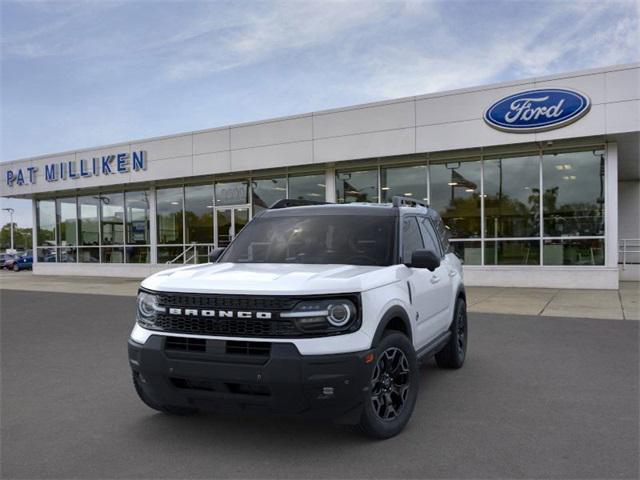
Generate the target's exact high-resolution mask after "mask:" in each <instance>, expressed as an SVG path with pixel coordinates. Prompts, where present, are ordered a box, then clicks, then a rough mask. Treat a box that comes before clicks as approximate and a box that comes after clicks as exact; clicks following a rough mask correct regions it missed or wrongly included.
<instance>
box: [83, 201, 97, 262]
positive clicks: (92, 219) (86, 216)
mask: <svg viewBox="0 0 640 480" xmlns="http://www.w3.org/2000/svg"><path fill="white" fill-rule="evenodd" d="M98 206H99V197H97V196H86V197H78V232H79V244H80V245H99V244H100V235H99V224H98ZM96 257H97V258H99V255H96ZM81 261H82V260H81Z"/></svg>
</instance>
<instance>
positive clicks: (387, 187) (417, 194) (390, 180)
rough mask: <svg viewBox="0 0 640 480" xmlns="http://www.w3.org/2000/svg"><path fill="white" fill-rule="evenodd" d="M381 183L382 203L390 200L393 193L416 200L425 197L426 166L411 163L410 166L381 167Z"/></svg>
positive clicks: (424, 198) (425, 198)
mask: <svg viewBox="0 0 640 480" xmlns="http://www.w3.org/2000/svg"><path fill="white" fill-rule="evenodd" d="M380 183H381V184H382V188H381V189H380V190H382V203H388V202H391V201H392V199H393V197H394V195H404V196H405V197H411V198H415V199H417V200H425V201H426V200H428V198H427V166H426V165H413V166H411V167H397V168H382V169H381V170H380Z"/></svg>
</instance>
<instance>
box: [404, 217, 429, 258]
mask: <svg viewBox="0 0 640 480" xmlns="http://www.w3.org/2000/svg"><path fill="white" fill-rule="evenodd" d="M423 248H424V244H423V243H422V235H420V228H419V227H418V219H417V218H416V217H406V218H405V219H404V220H403V221H402V261H403V262H405V263H406V262H410V261H411V255H412V254H413V252H414V251H416V250H420V249H423Z"/></svg>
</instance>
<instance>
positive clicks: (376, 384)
mask: <svg viewBox="0 0 640 480" xmlns="http://www.w3.org/2000/svg"><path fill="white" fill-rule="evenodd" d="M374 355H375V359H376V364H375V366H374V368H373V373H372V376H371V381H370V384H369V390H368V391H367V395H366V398H365V402H364V408H363V411H362V416H361V418H360V423H359V427H360V429H361V430H362V431H363V432H364V433H365V434H367V435H369V436H371V437H373V438H379V439H384V438H390V437H393V436H395V435H397V434H398V433H400V432H401V431H402V429H403V428H404V427H405V425H406V424H407V422H408V421H409V418H411V414H412V413H413V409H414V407H415V404H416V399H417V396H418V362H417V359H416V353H415V350H414V348H413V345H412V344H411V342H410V341H409V339H408V338H407V337H406V336H405V335H403V334H402V333H399V332H395V331H390V332H389V333H387V334H385V336H384V337H382V340H381V341H380V344H379V345H378V346H377V347H376V350H375V353H374Z"/></svg>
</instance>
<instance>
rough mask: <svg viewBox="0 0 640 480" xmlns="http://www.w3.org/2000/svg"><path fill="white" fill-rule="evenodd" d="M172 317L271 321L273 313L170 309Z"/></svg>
mask: <svg viewBox="0 0 640 480" xmlns="http://www.w3.org/2000/svg"><path fill="white" fill-rule="evenodd" d="M169 314H170V315H181V316H185V317H210V318H257V319H260V320H270V319H271V312H245V311H237V312H236V311H233V310H197V309H195V308H173V307H172V308H169Z"/></svg>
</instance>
